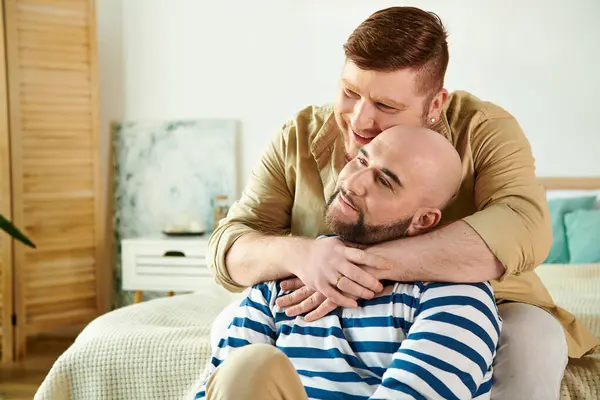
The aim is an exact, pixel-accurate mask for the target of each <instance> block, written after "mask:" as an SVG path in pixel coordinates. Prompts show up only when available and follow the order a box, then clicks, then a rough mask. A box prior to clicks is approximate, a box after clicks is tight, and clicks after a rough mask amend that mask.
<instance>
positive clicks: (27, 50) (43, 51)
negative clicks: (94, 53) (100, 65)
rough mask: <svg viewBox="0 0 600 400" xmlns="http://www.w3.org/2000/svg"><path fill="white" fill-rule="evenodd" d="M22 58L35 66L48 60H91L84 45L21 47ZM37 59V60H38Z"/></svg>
mask: <svg viewBox="0 0 600 400" xmlns="http://www.w3.org/2000/svg"><path fill="white" fill-rule="evenodd" d="M19 51H20V52H21V59H23V60H30V61H32V62H34V68H35V67H36V66H39V65H44V64H45V63H47V62H48V61H64V62H75V63H85V64H88V63H89V62H90V55H89V49H88V48H87V47H84V46H77V47H74V48H63V49H59V48H52V47H44V48H40V47H33V46H32V47H24V46H21V48H20V49H19ZM36 61H37V62H36Z"/></svg>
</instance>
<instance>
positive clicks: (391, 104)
mask: <svg viewBox="0 0 600 400" xmlns="http://www.w3.org/2000/svg"><path fill="white" fill-rule="evenodd" d="M342 82H343V83H344V85H346V86H347V87H348V89H350V90H352V91H353V92H355V93H359V92H358V88H357V87H356V86H354V85H353V84H351V83H350V82H348V81H347V80H346V79H344V78H342ZM369 98H370V99H371V100H372V101H374V102H375V103H381V104H384V105H386V106H388V107H392V108H397V109H398V110H405V109H407V108H409V107H408V106H407V105H406V104H404V103H400V102H398V101H395V100H392V99H383V98H379V97H369Z"/></svg>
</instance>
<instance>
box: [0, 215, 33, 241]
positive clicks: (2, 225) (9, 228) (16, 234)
mask: <svg viewBox="0 0 600 400" xmlns="http://www.w3.org/2000/svg"><path fill="white" fill-rule="evenodd" d="M0 229H2V230H3V231H4V232H6V233H8V234H9V235H10V236H12V237H13V238H15V239H17V240H18V241H20V242H21V243H25V244H26V245H27V246H29V247H33V248H34V249H35V244H33V242H32V241H31V240H29V238H28V237H27V236H25V235H24V234H23V233H21V231H20V230H19V229H18V228H17V227H16V226H14V225H13V224H12V222H10V221H9V220H7V219H6V218H4V216H2V215H0Z"/></svg>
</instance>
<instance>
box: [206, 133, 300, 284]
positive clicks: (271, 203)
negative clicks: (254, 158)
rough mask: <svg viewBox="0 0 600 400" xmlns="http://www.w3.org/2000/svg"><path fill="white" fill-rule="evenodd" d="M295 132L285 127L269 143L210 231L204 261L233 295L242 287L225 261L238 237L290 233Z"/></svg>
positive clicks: (216, 278)
mask: <svg viewBox="0 0 600 400" xmlns="http://www.w3.org/2000/svg"><path fill="white" fill-rule="evenodd" d="M294 129H295V126H294V124H293V123H291V122H290V123H287V124H286V125H284V126H283V127H282V129H281V130H280V131H279V132H277V133H276V134H275V135H274V136H273V137H272V138H271V140H270V142H269V143H268V145H267V148H266V149H265V151H264V153H263V155H262V157H261V159H260V161H259V162H258V164H257V165H256V166H255V167H254V169H253V170H252V174H251V176H250V179H249V182H248V184H247V185H246V187H245V188H244V190H243V193H242V196H241V197H240V199H239V200H238V201H236V202H235V203H234V204H233V205H232V206H231V208H230V209H229V212H228V214H227V217H226V218H224V219H222V220H221V221H220V223H219V226H218V227H216V228H215V230H214V231H213V233H212V235H211V237H210V239H209V244H208V254H207V261H208V266H209V268H210V269H211V272H212V274H213V276H214V278H215V280H216V281H217V283H218V284H220V285H221V286H223V287H224V288H225V289H227V290H229V291H232V292H240V291H242V290H244V289H245V287H243V286H240V285H238V284H237V283H235V282H234V281H233V280H232V279H231V276H230V274H229V272H228V271H227V265H226V263H225V257H226V255H227V252H228V251H229V249H230V248H231V246H232V245H233V244H234V243H235V241H236V240H238V239H239V238H240V237H242V236H243V235H245V234H247V233H251V232H261V233H266V234H274V235H275V234H285V233H287V232H288V231H289V226H290V211H291V207H292V202H293V197H292V194H291V192H290V188H289V186H288V182H287V179H286V174H287V173H288V172H289V171H286V166H285V161H284V160H285V155H286V151H287V141H288V140H289V137H290V134H291V133H292V131H293V130H294Z"/></svg>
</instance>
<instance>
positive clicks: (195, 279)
mask: <svg viewBox="0 0 600 400" xmlns="http://www.w3.org/2000/svg"><path fill="white" fill-rule="evenodd" d="M208 238H209V236H208V235H203V236H191V237H169V236H157V237H142V238H129V239H123V240H122V241H121V272H122V290H124V291H134V292H135V293H134V303H139V302H141V301H142V293H143V292H144V291H154V292H168V293H169V295H170V296H172V295H173V294H174V293H175V292H195V291H198V290H203V289H209V290H214V289H215V288H218V287H219V286H218V285H217V283H216V282H215V281H214V279H213V277H212V274H211V272H210V270H209V269H208V265H207V261H206V252H207V250H208Z"/></svg>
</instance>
